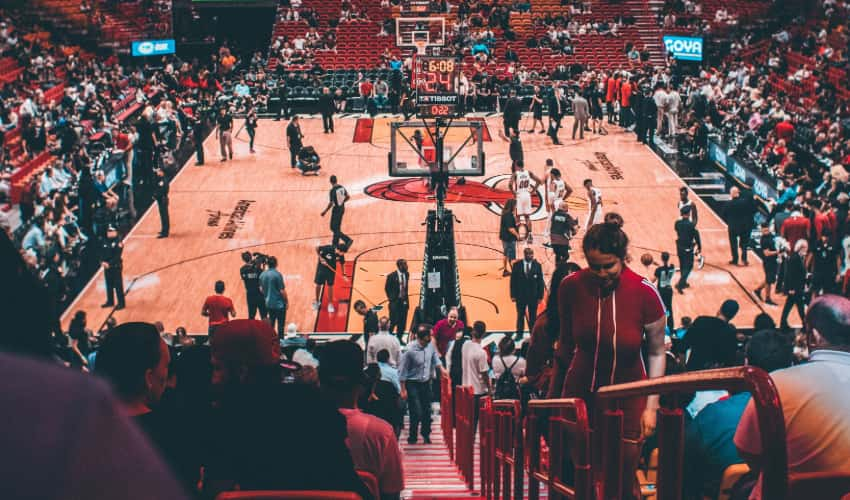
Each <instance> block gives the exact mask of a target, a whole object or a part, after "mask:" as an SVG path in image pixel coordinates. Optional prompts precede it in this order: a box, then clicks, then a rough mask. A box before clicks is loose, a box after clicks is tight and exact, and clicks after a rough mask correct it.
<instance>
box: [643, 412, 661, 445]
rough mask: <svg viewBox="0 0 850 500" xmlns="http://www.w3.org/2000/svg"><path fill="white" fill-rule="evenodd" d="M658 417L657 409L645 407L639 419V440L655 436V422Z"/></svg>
mask: <svg viewBox="0 0 850 500" xmlns="http://www.w3.org/2000/svg"><path fill="white" fill-rule="evenodd" d="M657 417H658V409H657V408H652V407H647V408H646V409H645V410H643V415H641V417H640V438H641V440H644V439H646V438H648V437H649V436H652V435H653V434H655V422H656V419H657Z"/></svg>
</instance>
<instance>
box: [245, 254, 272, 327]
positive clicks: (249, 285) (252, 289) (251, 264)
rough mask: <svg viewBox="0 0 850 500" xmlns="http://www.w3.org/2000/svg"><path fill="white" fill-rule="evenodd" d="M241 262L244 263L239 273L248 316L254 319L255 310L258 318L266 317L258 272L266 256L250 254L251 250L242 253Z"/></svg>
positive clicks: (261, 270)
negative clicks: (258, 315) (243, 286)
mask: <svg viewBox="0 0 850 500" xmlns="http://www.w3.org/2000/svg"><path fill="white" fill-rule="evenodd" d="M242 262H244V263H245V264H244V265H243V266H242V267H241V268H240V269H239V275H240V276H241V277H242V282H243V283H244V284H245V296H246V298H247V300H248V318H249V319H254V317H255V316H256V315H257V311H259V312H260V319H262V320H265V319H266V303H265V300H264V298H263V292H262V291H260V274H261V273H262V272H263V268H264V267H265V263H266V256H265V255H263V254H261V253H255V254H253V255H251V252H243V253H242Z"/></svg>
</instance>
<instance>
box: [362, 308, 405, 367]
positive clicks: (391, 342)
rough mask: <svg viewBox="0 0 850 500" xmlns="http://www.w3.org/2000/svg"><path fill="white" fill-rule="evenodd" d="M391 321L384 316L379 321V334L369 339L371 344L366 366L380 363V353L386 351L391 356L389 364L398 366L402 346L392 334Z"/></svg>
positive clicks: (367, 350) (367, 349)
mask: <svg viewBox="0 0 850 500" xmlns="http://www.w3.org/2000/svg"><path fill="white" fill-rule="evenodd" d="M389 325H390V320H389V318H387V317H386V316H382V317H381V319H379V320H378V333H377V334H376V335H372V336H371V337H370V338H369V344H368V345H367V347H366V364H372V363H377V362H378V353H379V352H381V351H383V350H386V351H387V352H388V353H389V355H390V359H389V364H390V365H391V366H395V367H397V366H398V358H399V356H401V344H400V343H399V341H398V339H397V338H396V337H395V336H394V335H392V334H390V330H389Z"/></svg>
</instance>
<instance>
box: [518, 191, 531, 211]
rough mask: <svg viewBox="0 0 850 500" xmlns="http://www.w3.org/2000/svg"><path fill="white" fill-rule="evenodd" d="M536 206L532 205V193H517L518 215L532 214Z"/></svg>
mask: <svg viewBox="0 0 850 500" xmlns="http://www.w3.org/2000/svg"><path fill="white" fill-rule="evenodd" d="M533 212H534V207H532V206H531V193H522V192H520V193H517V195H516V213H517V215H531V214H532V213H533Z"/></svg>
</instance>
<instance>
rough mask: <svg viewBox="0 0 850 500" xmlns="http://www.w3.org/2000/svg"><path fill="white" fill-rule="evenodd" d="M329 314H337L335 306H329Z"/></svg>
mask: <svg viewBox="0 0 850 500" xmlns="http://www.w3.org/2000/svg"><path fill="white" fill-rule="evenodd" d="M328 312H329V313H331V314H333V313H335V312H336V308H335V307H334V305H333V304H328Z"/></svg>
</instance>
